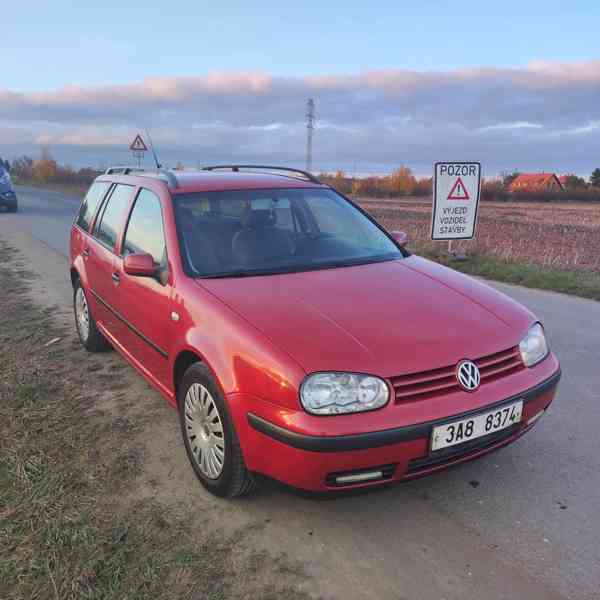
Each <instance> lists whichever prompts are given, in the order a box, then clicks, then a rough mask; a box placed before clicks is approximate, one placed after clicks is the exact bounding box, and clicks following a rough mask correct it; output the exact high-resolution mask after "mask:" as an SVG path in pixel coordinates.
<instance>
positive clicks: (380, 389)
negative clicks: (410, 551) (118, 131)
mask: <svg viewBox="0 0 600 600" xmlns="http://www.w3.org/2000/svg"><path fill="white" fill-rule="evenodd" d="M404 242H405V236H403V234H400V233H395V234H388V233H387V232H386V231H385V230H384V229H383V228H382V227H381V226H380V225H378V224H377V223H376V222H375V221H374V220H373V219H372V218H371V217H370V216H369V215H368V214H366V213H365V212H363V211H362V210H361V209H360V208H359V207H357V206H356V205H355V204H353V203H352V202H351V201H350V200H348V199H347V198H345V197H344V196H342V195H341V194H339V193H338V192H336V191H335V190H333V189H332V188H330V187H328V186H326V185H323V184H322V183H320V182H319V180H318V179H316V178H315V177H313V176H312V175H310V174H308V173H304V172H302V171H295V170H290V169H282V170H279V169H276V168H273V167H269V168H266V167H253V168H247V167H241V166H240V167H207V169H206V170H203V171H199V172H194V173H191V172H185V171H183V172H172V171H165V170H161V169H158V170H157V171H148V172H138V171H135V170H132V169H128V168H116V169H109V170H108V171H107V172H106V173H105V174H104V175H102V176H100V177H98V178H97V179H96V181H95V182H94V183H93V185H92V186H91V188H90V190H89V192H88V194H87V196H86V198H85V200H84V201H83V203H82V205H81V209H80V210H79V213H78V215H77V217H76V219H75V222H74V224H73V229H72V234H71V260H70V266H71V281H72V282H73V289H74V308H75V317H76V324H77V331H78V333H79V337H80V339H81V342H82V344H83V345H84V346H85V347H86V348H87V349H88V350H90V351H98V350H101V349H103V348H104V347H106V346H107V345H110V346H112V347H114V348H116V349H117V350H118V351H119V352H120V353H121V354H122V355H123V356H124V357H125V358H126V359H127V360H128V361H129V362H130V363H131V364H132V365H133V366H134V367H135V368H136V369H137V370H138V371H139V372H140V373H141V374H142V375H143V376H144V377H145V378H146V379H147V380H148V381H149V382H150V383H151V384H152V385H153V386H154V387H155V388H156V389H157V390H158V391H159V392H160V393H161V394H162V395H163V396H164V397H165V398H166V399H167V400H168V401H169V402H170V403H171V404H172V405H173V406H174V407H176V408H177V409H178V411H179V415H180V421H181V430H182V434H183V441H184V444H185V448H186V451H187V453H188V455H189V458H190V461H191V464H192V466H193V468H194V470H195V472H196V474H197V476H198V478H199V479H200V481H201V482H202V483H203V484H204V486H205V487H206V488H207V489H208V490H209V491H210V492H212V493H214V494H217V495H221V496H236V495H240V494H244V493H246V492H248V491H250V490H251V489H253V487H254V486H255V480H256V477H255V475H257V474H261V475H264V476H268V477H269V478H273V479H276V480H279V481H281V482H284V483H286V484H289V485H290V486H293V487H295V488H301V489H305V490H312V491H332V490H340V489H351V488H357V487H365V486H378V485H381V484H385V483H388V482H393V481H401V480H408V479H412V478H415V477H419V476H422V475H426V474H429V473H432V472H434V471H438V470H440V469H443V468H445V467H447V466H449V465H453V464H456V463H460V462H463V461H466V460H470V459H472V458H475V457H478V456H481V455H483V454H486V453H488V452H490V451H492V450H495V449H497V448H499V447H501V446H504V445H506V444H508V443H510V442H512V441H514V440H516V439H517V438H518V437H520V436H521V435H523V434H524V433H525V432H527V431H529V429H531V428H532V427H533V425H534V423H535V422H536V421H537V419H538V418H539V417H540V416H541V415H543V413H544V411H545V410H546V409H547V408H548V406H549V405H550V403H551V402H552V400H553V398H554V395H555V392H556V385H557V383H558V380H559V378H560V367H559V363H558V361H557V359H556V357H555V356H554V354H552V352H550V350H549V348H548V345H547V342H546V339H545V337H544V329H543V328H542V325H541V324H540V323H539V321H538V320H537V319H536V317H535V316H534V315H532V314H531V313H530V312H529V311H528V310H527V309H525V308H524V307H523V306H521V305H520V304H518V303H517V302H515V301H513V300H511V299H510V298H508V297H506V296H504V295H503V294H501V293H499V292H497V291H495V290H493V289H492V288H490V287H488V286H487V285H484V284H482V283H480V282H478V281H475V280H473V279H471V278H469V277H466V276H464V275H461V274H459V273H457V272H455V271H453V270H451V269H447V268H445V267H443V266H440V265H438V264H435V263H433V262H429V261H427V260H424V259H423V258H420V257H418V256H413V255H411V254H410V253H409V252H408V251H407V250H406V249H405V247H404Z"/></svg>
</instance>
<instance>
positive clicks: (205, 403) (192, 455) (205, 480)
mask: <svg viewBox="0 0 600 600" xmlns="http://www.w3.org/2000/svg"><path fill="white" fill-rule="evenodd" d="M177 402H178V405H179V420H180V423H181V431H182V435H183V442H184V445H185V450H186V452H187V455H188V458H189V459H190V462H191V463H192V468H193V469H194V472H195V473H196V476H197V477H198V479H199V480H200V482H201V483H202V485H203V486H204V487H205V488H206V489H207V490H208V491H209V492H210V493H211V494H214V495H215V496H222V497H228V498H232V497H234V496H243V495H244V494H248V493H249V492H251V491H253V490H254V489H255V487H256V484H255V483H254V480H253V479H252V476H251V475H250V473H249V471H248V469H247V468H246V464H245V463H244V458H243V456H242V451H241V449H240V444H239V441H238V438H237V435H236V432H235V429H234V427H233V423H232V422H231V418H230V416H229V412H228V411H227V407H226V405H225V401H224V399H223V397H222V394H221V392H220V390H219V388H218V386H217V385H216V383H215V381H214V379H213V377H212V374H211V372H210V370H209V369H208V368H207V367H206V366H204V365H203V364H201V363H195V364H193V365H192V366H191V367H190V368H189V369H188V370H187V371H186V372H185V375H184V376H183V381H182V382H181V384H180V385H179V391H178V398H177Z"/></svg>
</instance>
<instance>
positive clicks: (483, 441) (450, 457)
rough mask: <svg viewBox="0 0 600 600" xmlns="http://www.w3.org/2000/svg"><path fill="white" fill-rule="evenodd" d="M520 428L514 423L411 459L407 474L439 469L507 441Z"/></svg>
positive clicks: (520, 424)
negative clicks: (499, 429)
mask: <svg viewBox="0 0 600 600" xmlns="http://www.w3.org/2000/svg"><path fill="white" fill-rule="evenodd" d="M521 426H522V423H515V424H514V425H511V426H510V427H507V428H506V429H502V430H501V431H496V432H494V433H490V434H489V435H484V436H483V437H480V438H477V439H475V440H471V441H470V442H464V443H463V444H458V445H457V446H450V447H449V448H443V449H442V450H437V451H436V452H432V453H431V454H429V455H428V456H424V457H422V458H413V459H412V460H411V461H410V462H409V463H408V469H407V471H406V473H407V474H413V473H418V472H419V471H422V470H424V469H428V468H431V467H439V466H442V465H444V464H446V463H449V462H452V461H454V460H457V459H459V458H463V457H464V456H467V455H468V454H472V453H474V452H478V451H480V450H485V449H486V448H488V447H490V446H493V445H494V444H498V443H499V442H501V441H502V440H505V439H508V438H509V437H511V436H512V435H513V434H514V433H516V431H517V430H518V429H519V428H520V427H521Z"/></svg>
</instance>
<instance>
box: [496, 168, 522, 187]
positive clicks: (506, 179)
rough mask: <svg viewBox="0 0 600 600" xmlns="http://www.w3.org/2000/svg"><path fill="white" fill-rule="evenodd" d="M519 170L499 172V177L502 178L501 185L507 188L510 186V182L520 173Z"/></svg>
mask: <svg viewBox="0 0 600 600" xmlns="http://www.w3.org/2000/svg"><path fill="white" fill-rule="evenodd" d="M520 174H521V173H519V171H513V172H512V173H506V172H505V173H501V174H500V177H501V178H502V187H503V188H504V189H505V190H507V189H508V188H509V187H510V184H511V183H512V182H513V181H514V180H515V179H516V178H517V177H518V176H519V175H520Z"/></svg>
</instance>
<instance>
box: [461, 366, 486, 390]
mask: <svg viewBox="0 0 600 600" xmlns="http://www.w3.org/2000/svg"><path fill="white" fill-rule="evenodd" d="M456 379H458V383H459V384H460V386H461V387H462V388H463V389H464V390H467V392H474V391H475V390H476V389H477V388H478V387H479V383H480V381H481V375H480V374H479V369H478V368H477V365H476V364H475V363H474V362H471V361H470V360H461V361H460V362H459V363H458V365H457V367H456Z"/></svg>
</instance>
